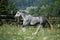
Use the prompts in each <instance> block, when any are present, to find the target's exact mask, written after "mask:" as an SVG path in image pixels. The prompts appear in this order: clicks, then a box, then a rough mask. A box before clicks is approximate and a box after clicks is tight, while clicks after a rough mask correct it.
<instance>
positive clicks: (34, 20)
mask: <svg viewBox="0 0 60 40" xmlns="http://www.w3.org/2000/svg"><path fill="white" fill-rule="evenodd" d="M19 16H22V18H23V24H22V27H23V28H22V30H23V31H25V29H26V28H25V27H26V26H27V25H28V24H30V25H36V24H37V25H40V26H38V27H37V30H36V32H35V33H34V34H37V32H38V30H39V28H40V27H44V26H45V24H46V23H48V25H49V26H50V28H51V29H53V26H52V25H51V24H50V22H49V21H48V20H47V19H46V18H45V17H42V16H39V17H34V16H32V15H29V14H28V13H27V12H26V11H17V13H16V15H15V17H19Z"/></svg>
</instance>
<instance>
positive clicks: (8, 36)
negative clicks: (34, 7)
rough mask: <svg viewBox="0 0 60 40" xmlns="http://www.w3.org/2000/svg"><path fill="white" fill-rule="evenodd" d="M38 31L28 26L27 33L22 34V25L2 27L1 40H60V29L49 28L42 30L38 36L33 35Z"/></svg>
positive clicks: (0, 30) (0, 31)
mask: <svg viewBox="0 0 60 40" xmlns="http://www.w3.org/2000/svg"><path fill="white" fill-rule="evenodd" d="M35 30H36V28H35V27H33V26H27V27H26V32H22V27H21V25H18V26H16V25H10V24H9V25H7V24H4V25H2V26H0V40H60V29H59V28H57V27H56V28H54V30H50V29H49V28H44V29H42V30H41V29H40V30H39V32H38V33H37V34H36V35H32V33H34V32H35Z"/></svg>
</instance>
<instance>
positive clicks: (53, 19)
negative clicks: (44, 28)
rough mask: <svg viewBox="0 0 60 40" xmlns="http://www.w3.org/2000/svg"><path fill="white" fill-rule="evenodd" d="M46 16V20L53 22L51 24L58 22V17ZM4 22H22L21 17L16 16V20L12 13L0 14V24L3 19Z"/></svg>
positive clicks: (59, 20)
mask: <svg viewBox="0 0 60 40" xmlns="http://www.w3.org/2000/svg"><path fill="white" fill-rule="evenodd" d="M47 18H48V20H49V21H50V22H51V23H53V24H55V23H56V24H57V23H59V24H60V17H55V16H53V17H47ZM3 20H4V21H5V22H9V21H10V22H17V23H20V24H22V22H23V19H21V18H18V19H17V20H16V19H15V18H14V15H0V24H1V23H4V21H3Z"/></svg>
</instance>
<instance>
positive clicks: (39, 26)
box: [33, 25, 42, 35]
mask: <svg viewBox="0 0 60 40" xmlns="http://www.w3.org/2000/svg"><path fill="white" fill-rule="evenodd" d="M40 28H42V25H38V27H37V29H36V31H35V32H34V33H33V35H36V34H37V33H38V31H39V29H40Z"/></svg>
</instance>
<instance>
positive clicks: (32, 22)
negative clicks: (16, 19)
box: [30, 19, 39, 25]
mask: <svg viewBox="0 0 60 40" xmlns="http://www.w3.org/2000/svg"><path fill="white" fill-rule="evenodd" d="M37 23H39V20H38V19H32V21H31V22H30V24H31V25H35V24H37Z"/></svg>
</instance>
